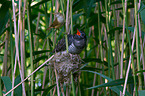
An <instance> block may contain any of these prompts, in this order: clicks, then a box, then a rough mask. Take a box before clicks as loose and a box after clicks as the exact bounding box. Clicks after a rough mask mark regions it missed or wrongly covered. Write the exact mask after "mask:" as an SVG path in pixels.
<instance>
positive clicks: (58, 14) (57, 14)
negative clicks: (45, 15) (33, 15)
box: [53, 12, 63, 18]
mask: <svg viewBox="0 0 145 96" xmlns="http://www.w3.org/2000/svg"><path fill="white" fill-rule="evenodd" d="M53 14H54V15H55V17H56V18H58V17H60V16H63V15H62V14H61V13H59V12H57V13H53Z"/></svg>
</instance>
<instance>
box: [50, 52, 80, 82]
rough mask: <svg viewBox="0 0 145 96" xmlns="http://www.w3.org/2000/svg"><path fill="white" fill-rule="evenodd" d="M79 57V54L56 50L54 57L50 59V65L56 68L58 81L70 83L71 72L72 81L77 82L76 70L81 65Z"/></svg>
mask: <svg viewBox="0 0 145 96" xmlns="http://www.w3.org/2000/svg"><path fill="white" fill-rule="evenodd" d="M81 62H82V60H81V58H80V56H79V55H72V54H70V53H67V52H66V51H64V52H58V53H56V54H55V56H54V58H53V59H52V60H51V61H50V65H51V67H53V68H55V69H56V70H57V74H58V80H59V82H60V83H70V82H71V73H72V74H73V77H74V81H75V82H77V78H78V75H79V74H80V73H79V72H77V71H78V70H79V69H80V66H81Z"/></svg>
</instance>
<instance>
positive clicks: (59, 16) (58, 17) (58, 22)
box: [46, 12, 65, 30]
mask: <svg viewBox="0 0 145 96" xmlns="http://www.w3.org/2000/svg"><path fill="white" fill-rule="evenodd" d="M53 14H54V15H55V20H54V21H53V23H52V24H51V25H50V27H48V28H47V29H46V30H49V29H51V28H55V29H58V28H60V27H61V26H62V25H63V24H64V22H65V19H64V16H63V15H62V13H59V12H57V13H53Z"/></svg>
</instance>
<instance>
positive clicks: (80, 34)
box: [76, 29, 86, 38]
mask: <svg viewBox="0 0 145 96" xmlns="http://www.w3.org/2000/svg"><path fill="white" fill-rule="evenodd" d="M76 35H77V37H79V38H86V34H85V33H84V32H83V31H80V30H79V29H77V34H76Z"/></svg>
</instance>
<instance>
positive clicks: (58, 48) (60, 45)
mask: <svg viewBox="0 0 145 96" xmlns="http://www.w3.org/2000/svg"><path fill="white" fill-rule="evenodd" d="M67 36H68V46H69V45H70V44H71V43H72V41H73V40H72V39H73V35H71V34H69V35H67ZM64 50H66V43H65V37H63V38H62V39H61V40H60V41H59V42H58V43H57V45H56V46H55V48H54V50H53V51H52V52H53V53H54V52H60V51H64Z"/></svg>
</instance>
